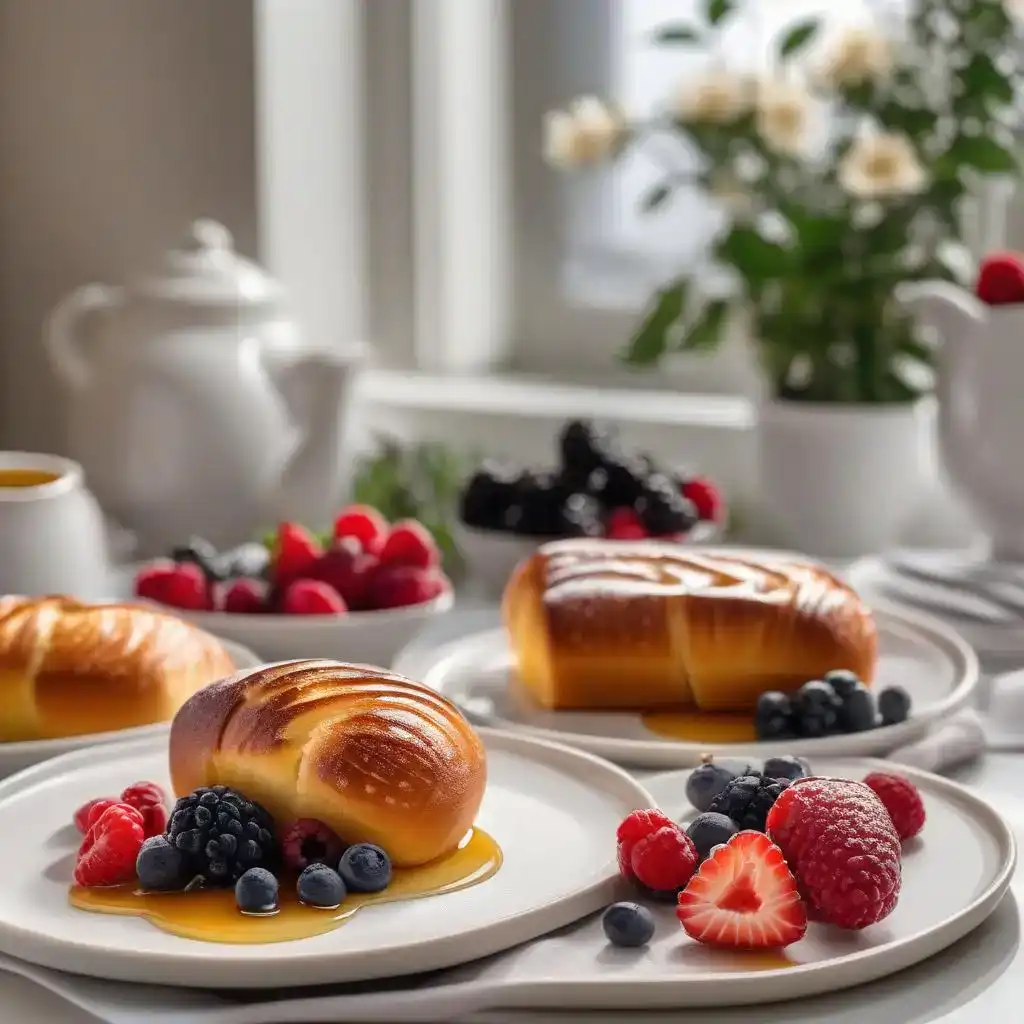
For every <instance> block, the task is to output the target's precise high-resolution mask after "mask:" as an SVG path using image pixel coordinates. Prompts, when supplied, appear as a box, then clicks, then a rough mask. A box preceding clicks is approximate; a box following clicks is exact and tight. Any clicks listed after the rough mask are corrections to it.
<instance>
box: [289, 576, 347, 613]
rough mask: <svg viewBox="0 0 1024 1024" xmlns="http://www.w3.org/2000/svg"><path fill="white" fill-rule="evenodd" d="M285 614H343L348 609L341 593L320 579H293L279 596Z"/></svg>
mask: <svg viewBox="0 0 1024 1024" xmlns="http://www.w3.org/2000/svg"><path fill="white" fill-rule="evenodd" d="M281 611H282V612H284V614H285V615H343V614H344V613H345V612H347V611H348V608H346V607H345V602H344V601H343V600H342V599H341V595H340V594H339V593H338V592H337V591H336V590H335V589H334V587H332V586H330V585H329V584H327V583H321V582H320V580H294V581H293V582H292V583H289V584H288V589H287V590H286V591H285V592H284V596H283V597H282V598H281Z"/></svg>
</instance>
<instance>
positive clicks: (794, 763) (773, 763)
mask: <svg viewBox="0 0 1024 1024" xmlns="http://www.w3.org/2000/svg"><path fill="white" fill-rule="evenodd" d="M762 774H764V775H767V776H768V778H770V779H789V781H790V782H795V781H796V780H797V779H806V778H807V777H808V776H809V775H810V774H811V766H810V765H809V764H808V763H807V762H806V761H805V760H804V759H803V758H802V757H793V756H792V755H791V754H788V755H786V756H785V757H769V758H768V760H767V761H765V763H764V768H763V769H762Z"/></svg>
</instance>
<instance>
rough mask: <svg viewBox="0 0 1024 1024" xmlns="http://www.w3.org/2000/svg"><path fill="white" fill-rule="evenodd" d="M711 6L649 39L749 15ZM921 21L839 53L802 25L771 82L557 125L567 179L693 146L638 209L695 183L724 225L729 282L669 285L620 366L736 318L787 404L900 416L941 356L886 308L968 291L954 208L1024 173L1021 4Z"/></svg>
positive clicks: (699, 340) (962, 7) (703, 35)
mask: <svg viewBox="0 0 1024 1024" xmlns="http://www.w3.org/2000/svg"><path fill="white" fill-rule="evenodd" d="M702 2H703V24H699V25H698V24H675V25H669V26H666V27H664V28H663V29H662V30H660V32H659V33H658V34H657V39H656V41H657V43H658V44H659V45H665V46H677V47H678V46H683V47H701V48H710V49H714V48H713V46H712V42H711V41H712V40H713V39H715V38H716V36H717V37H720V34H721V33H722V32H723V31H726V30H728V28H729V25H730V22H731V20H732V19H733V18H734V17H736V16H739V15H741V14H742V13H743V7H744V0H702ZM747 2H748V3H750V4H752V5H762V4H765V3H768V2H769V0H747ZM909 6H910V7H911V8H912V10H911V12H910V13H909V14H907V15H906V16H905V17H904V18H901V19H900V20H899V22H898V23H896V22H893V23H890V24H883V22H882V21H875V22H872V23H869V24H865V25H863V26H861V27H855V28H849V29H847V30H845V31H842V32H839V33H836V34H834V36H833V38H831V39H828V38H826V37H827V36H828V35H829V33H828V32H826V29H827V28H828V26H827V25H826V24H824V23H822V21H821V20H819V19H816V18H809V19H807V20H802V21H799V22H797V23H793V24H790V25H788V26H787V27H786V28H785V30H784V31H783V32H781V33H780V36H779V38H778V40H777V41H776V42H775V44H774V46H773V50H774V53H773V59H772V61H771V64H772V68H771V70H770V71H768V72H766V73H763V74H758V75H750V74H741V73H736V72H734V71H732V70H730V69H729V68H728V66H727V62H726V61H724V60H723V61H719V60H717V59H716V60H715V61H714V64H715V66H713V67H711V68H710V69H709V70H707V71H705V72H704V73H703V74H701V75H700V76H698V77H694V78H690V79H688V80H685V81H683V82H682V83H681V85H680V86H679V88H678V90H677V91H676V93H675V94H674V95H673V96H672V97H670V99H669V102H668V103H667V105H666V109H665V111H664V112H663V113H662V114H660V115H658V116H656V117H655V118H654V119H653V120H646V121H642V122H641V121H632V120H630V119H628V118H627V117H625V116H624V115H622V114H621V113H620V112H618V111H616V110H615V109H614V108H613V107H611V106H610V105H607V104H605V103H604V102H602V101H601V100H598V99H595V98H584V99H580V100H577V101H575V102H574V103H573V104H572V105H571V106H570V107H569V108H568V109H567V110H564V111H556V112H553V113H551V114H549V115H548V118H547V123H546V139H545V144H546V155H547V158H548V160H549V162H551V163H553V164H554V165H556V166H559V167H562V168H564V169H569V168H578V167H585V166H593V165H596V164H598V163H602V162H604V161H606V160H611V159H614V158H616V157H617V156H619V155H620V154H622V153H623V152H624V151H626V150H627V149H628V148H629V147H630V146H633V145H636V144H639V143H641V142H642V141H643V140H645V139H647V138H649V137H650V136H651V135H653V134H659V133H665V132H667V133H670V134H671V135H673V136H676V137H680V136H681V137H682V138H684V139H686V140H688V141H689V143H690V144H691V150H692V151H693V152H695V154H696V157H697V159H696V168H695V169H694V170H693V171H692V172H683V171H681V170H680V169H678V168H677V169H670V170H667V171H666V173H665V175H664V178H663V179H662V180H660V181H659V182H658V183H657V184H656V185H655V186H654V187H653V188H652V189H651V191H650V192H649V193H647V194H646V195H645V196H644V197H643V198H642V207H643V209H645V210H648V211H655V210H658V209H659V208H662V207H663V206H664V205H665V204H666V203H668V202H669V201H670V200H671V198H672V196H673V194H674V193H675V192H676V190H677V189H679V188H681V187H684V186H687V185H692V184H696V185H697V186H698V187H700V188H702V189H704V190H706V192H707V193H708V194H709V195H710V197H711V198H712V200H713V201H715V202H716V203H717V204H718V205H719V206H720V207H721V209H722V210H723V212H724V213H725V218H724V221H725V223H724V226H723V227H722V229H721V230H720V231H718V232H717V233H716V235H715V237H714V239H713V241H712V242H711V253H710V259H711V265H712V266H717V267H718V268H719V269H724V270H725V271H726V274H725V277H724V280H725V281H727V282H728V286H727V287H726V288H725V289H723V290H721V292H720V293H716V292H715V290H714V289H711V288H707V287H701V286H700V284H699V282H698V281H697V280H696V279H695V278H693V277H680V278H677V279H675V280H672V281H670V282H668V283H667V284H666V285H665V286H664V287H663V288H661V290H660V291H658V293H657V294H656V295H655V296H654V298H653V300H652V301H651V304H650V306H649V308H648V309H647V311H646V312H645V314H644V316H643V319H642V321H641V322H640V324H639V326H638V329H637V331H636V334H635V336H634V337H633V339H632V341H631V342H630V344H629V346H628V348H627V349H626V351H625V352H624V353H623V358H624V359H625V361H626V362H627V363H629V364H632V365H637V366H644V365H653V364H655V363H657V362H658V361H659V360H660V359H661V358H662V357H663V356H665V355H666V354H669V353H673V352H684V351H707V350H710V349H713V348H715V347H716V346H717V345H718V343H719V342H720V340H721V339H722V337H723V336H724V334H725V330H726V328H727V326H728V324H729V320H730V312H731V311H732V310H734V309H735V308H737V307H738V308H739V309H740V310H742V311H743V312H744V313H745V314H746V316H747V317H749V323H750V328H751V334H752V336H753V337H754V338H755V339H756V345H757V348H758V353H759V356H760V359H761V363H762V366H763V368H764V371H765V373H766V375H767V377H768V382H769V385H770V388H771V391H772V393H773V395H774V396H775V397H777V398H783V399H789V400H798V401H815V402H874V403H878V402H901V401H909V400H912V399H914V398H916V397H917V396H918V395H919V394H920V393H921V391H922V390H923V388H924V387H926V386H927V381H926V380H925V379H924V378H923V377H922V375H921V374H920V373H919V372H918V373H916V374H915V372H914V371H915V365H916V367H917V369H918V370H920V368H921V367H922V366H924V367H928V366H930V364H931V352H930V349H929V348H928V346H927V345H925V344H923V343H922V342H921V340H920V339H919V337H918V336H917V333H916V331H915V327H914V324H913V322H912V320H911V319H910V317H909V315H908V314H907V313H906V312H905V311H903V310H902V309H900V308H899V307H898V305H897V304H896V303H895V302H894V301H893V300H892V296H893V292H894V289H895V288H896V286H897V285H899V284H900V283H901V282H904V281H912V280H919V279H923V278H933V277H942V278H946V279H956V278H957V276H958V265H957V260H956V259H954V258H953V257H954V255H955V254H956V252H957V249H958V243H959V241H960V216H959V212H960V209H961V200H963V199H964V198H965V196H966V195H967V194H968V191H969V189H971V188H972V187H973V186H975V185H976V184H977V183H978V181H980V180H982V179H984V178H985V177H987V176H1000V177H1007V176H1014V177H1016V176H1018V175H1019V165H1018V159H1017V154H1016V152H1015V141H1014V131H1015V130H1016V129H1017V128H1018V124H1017V121H1016V120H1015V118H1016V116H1017V115H1016V114H1015V110H1014V107H1015V100H1016V101H1017V102H1018V104H1019V98H1020V96H1021V93H1022V90H1021V85H1022V82H1024V78H1022V67H1021V62H1020V54H1021V37H1020V34H1019V33H1020V23H1021V18H1022V17H1024V0H916V3H913V2H912V3H911V4H910V5H909ZM959 249H960V250H961V251H962V247H959ZM719 279H720V280H722V279H723V278H722V277H721V275H719ZM925 376H927V375H925Z"/></svg>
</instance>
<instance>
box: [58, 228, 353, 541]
mask: <svg viewBox="0 0 1024 1024" xmlns="http://www.w3.org/2000/svg"><path fill="white" fill-rule="evenodd" d="M91 313H97V314H99V315H100V319H101V322H98V323H95V324H89V325H87V324H85V323H83V322H82V321H83V319H84V318H85V317H86V315H87V314H91ZM86 327H88V328H92V329H90V330H86V329H85V328H86ZM44 340H45V344H46V349H47V352H48V355H49V358H50V362H51V364H52V366H53V369H54V371H55V373H56V375H57V377H58V378H59V380H60V381H61V382H62V383H63V385H64V386H65V388H66V390H67V392H68V400H69V416H70V421H69V426H70V439H69V440H70V448H71V454H72V456H73V457H74V458H75V459H77V461H79V462H80V463H81V464H82V465H83V466H84V467H85V471H86V474H87V476H88V478H89V481H90V485H91V487H92V489H93V491H94V493H95V494H96V496H97V498H98V499H99V501H100V504H101V505H102V506H103V508H104V510H105V512H106V513H107V514H108V515H109V516H111V517H112V518H113V519H114V520H115V521H116V522H117V523H118V524H120V525H121V526H123V527H125V528H127V529H128V530H130V531H132V532H133V533H134V534H135V537H136V540H137V544H138V553H139V554H140V555H149V554H157V553H163V552H166V550H167V549H168V548H169V547H171V546H173V545H174V544H176V543H178V542H180V541H182V539H184V538H187V537H188V536H189V535H192V534H197V535H200V536H203V537H205V538H206V539H207V540H209V541H211V542H212V543H214V544H216V545H218V546H227V545H233V544H236V543H239V542H241V541H244V540H248V539H250V538H251V536H252V534H253V532H254V531H256V530H258V529H260V528H262V527H266V526H268V525H272V524H273V523H274V522H276V521H277V520H278V519H282V518H288V519H295V520H298V521H301V522H304V523H309V524H311V525H315V526H320V525H322V524H325V523H326V522H328V520H329V518H330V516H331V515H332V514H333V513H334V511H335V510H336V508H337V506H338V503H339V502H340V501H341V500H342V498H343V497H344V495H343V494H342V493H341V491H342V490H343V488H344V481H343V480H342V479H341V476H342V463H341V460H342V444H343V430H344V426H345V422H346V419H347V417H346V413H347V411H348V409H347V406H348V402H347V396H348V391H349V385H350V383H351V379H352V376H353V373H352V371H353V368H354V367H355V365H356V364H357V361H358V358H359V355H360V349H358V348H357V347H353V348H351V349H349V350H347V351H340V352H339V351H320V350H311V349H310V348H309V347H307V346H305V345H304V344H303V343H302V340H301V338H300V335H299V332H298V329H297V328H296V326H295V324H294V322H293V321H292V320H291V319H289V317H288V314H287V312H286V309H285V306H284V295H283V291H282V289H281V287H280V286H279V285H278V284H277V283H275V282H274V281H273V280H272V279H271V278H269V277H268V276H267V275H266V274H265V273H264V272H263V271H262V270H261V269H260V268H259V267H257V266H256V265H255V264H253V263H250V262H249V261H247V260H245V259H242V258H241V257H240V256H238V255H237V254H236V253H235V251H234V248H233V244H232V239H231V235H230V234H229V233H228V232H227V230H226V229H225V228H223V227H221V225H219V224H216V223H214V222H212V221H197V222H195V223H194V224H193V225H192V226H191V228H190V229H189V231H188V233H187V235H186V238H185V240H184V241H183V243H182V245H181V246H180V248H178V249H176V250H173V251H171V252H169V253H168V254H167V256H166V257H165V263H164V266H163V268H162V270H161V271H160V272H159V273H157V274H154V275H152V276H148V277H141V278H139V279H138V280H136V281H133V282H132V283H130V284H128V285H125V286H123V287H111V286H108V285H96V284H94V285H86V286H85V287H84V288H80V289H79V290H78V291H76V292H73V293H72V294H71V295H69V296H68V297H66V298H65V299H64V300H62V301H61V302H60V304H59V305H58V306H57V307H56V309H54V310H53V312H52V313H51V315H50V317H49V318H48V321H47V324H46V330H45V338H44Z"/></svg>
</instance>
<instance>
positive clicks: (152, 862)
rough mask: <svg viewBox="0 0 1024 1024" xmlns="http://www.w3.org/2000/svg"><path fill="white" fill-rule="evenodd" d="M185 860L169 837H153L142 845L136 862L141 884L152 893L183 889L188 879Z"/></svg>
mask: <svg viewBox="0 0 1024 1024" xmlns="http://www.w3.org/2000/svg"><path fill="white" fill-rule="evenodd" d="M184 862H185V858H184V856H183V855H182V852H181V850H179V849H178V848H177V847H176V846H175V845H174V844H173V843H172V842H171V841H170V840H169V839H168V838H167V836H151V837H150V838H149V839H147V840H146V841H145V842H144V843H143V844H142V849H141V850H139V856H138V858H137V859H136V861H135V873H136V874H137V875H138V876H139V884H140V885H141V886H142V888H143V889H148V890H149V891H150V892H170V891H172V890H174V889H181V888H182V887H183V886H184V885H185V883H186V882H187V881H188V879H186V878H184V877H183V873H184Z"/></svg>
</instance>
